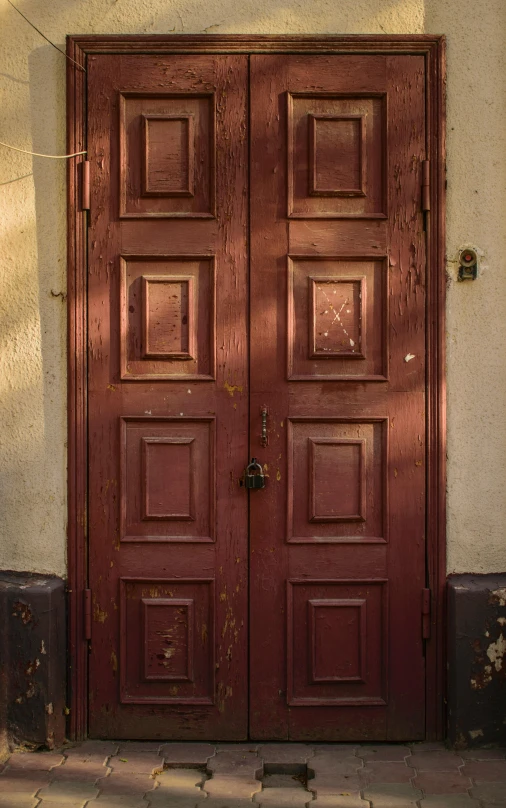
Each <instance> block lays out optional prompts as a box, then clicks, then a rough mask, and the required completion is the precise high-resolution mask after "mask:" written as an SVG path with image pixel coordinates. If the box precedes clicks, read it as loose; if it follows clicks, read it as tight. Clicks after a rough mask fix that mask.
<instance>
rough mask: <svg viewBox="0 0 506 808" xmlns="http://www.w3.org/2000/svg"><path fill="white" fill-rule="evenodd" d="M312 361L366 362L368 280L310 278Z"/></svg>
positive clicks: (363, 278) (310, 344)
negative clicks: (342, 360)
mask: <svg viewBox="0 0 506 808" xmlns="http://www.w3.org/2000/svg"><path fill="white" fill-rule="evenodd" d="M308 281H309V295H310V308H309V358H310V359H318V358H319V357H325V358H327V357H329V356H330V357H332V356H336V357H338V358H344V357H349V358H351V359H365V358H366V355H365V332H366V322H365V319H366V318H365V309H366V296H365V295H366V283H365V281H366V279H365V277H363V276H362V277H360V278H353V277H349V278H335V277H328V276H320V277H309V278H308Z"/></svg>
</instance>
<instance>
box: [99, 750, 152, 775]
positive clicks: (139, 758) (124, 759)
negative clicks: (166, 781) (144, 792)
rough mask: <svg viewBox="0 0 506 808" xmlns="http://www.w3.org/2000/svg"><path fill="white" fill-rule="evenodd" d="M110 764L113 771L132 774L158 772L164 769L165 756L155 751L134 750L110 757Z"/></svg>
mask: <svg viewBox="0 0 506 808" xmlns="http://www.w3.org/2000/svg"><path fill="white" fill-rule="evenodd" d="M108 766H110V767H111V769H112V770H113V772H129V773H131V774H158V773H159V772H162V771H163V758H162V757H160V756H159V755H156V754H155V753H154V752H151V753H149V754H148V753H143V752H133V753H132V754H129V755H127V754H126V753H125V754H124V755H123V754H121V753H120V754H118V755H115V756H114V757H112V758H109V762H108Z"/></svg>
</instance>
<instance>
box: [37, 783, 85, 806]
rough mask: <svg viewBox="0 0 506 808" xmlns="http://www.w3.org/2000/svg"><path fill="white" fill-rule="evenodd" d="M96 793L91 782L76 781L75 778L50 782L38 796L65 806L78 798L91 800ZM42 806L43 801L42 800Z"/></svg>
mask: <svg viewBox="0 0 506 808" xmlns="http://www.w3.org/2000/svg"><path fill="white" fill-rule="evenodd" d="M97 795H98V788H95V786H94V785H92V784H91V783H78V782H76V781H75V780H63V781H61V780H60V781H58V782H57V783H50V784H49V785H48V786H46V787H45V788H43V789H42V790H41V791H40V792H39V793H38V795H37V796H38V797H40V798H41V799H42V800H45V799H46V800H47V801H48V802H56V803H60V804H63V805H65V806H67V805H68V804H71V803H72V802H79V800H83V801H86V800H92V799H93V798H94V797H96V796H97ZM42 806H44V802H42Z"/></svg>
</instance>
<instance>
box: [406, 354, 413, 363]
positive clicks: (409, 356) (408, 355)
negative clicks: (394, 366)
mask: <svg viewBox="0 0 506 808" xmlns="http://www.w3.org/2000/svg"><path fill="white" fill-rule="evenodd" d="M414 358H415V354H414V353H407V354H406V356H405V357H404V361H405V362H411V360H412V359H414Z"/></svg>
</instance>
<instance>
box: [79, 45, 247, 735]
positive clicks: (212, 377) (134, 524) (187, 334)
mask: <svg viewBox="0 0 506 808" xmlns="http://www.w3.org/2000/svg"><path fill="white" fill-rule="evenodd" d="M247 68H248V65H247V57H245V56H230V57H229V56H221V57H218V58H217V57H210V56H175V57H170V58H169V57H167V58H166V57H152V56H107V55H99V56H91V57H90V60H89V67H88V82H89V84H88V120H89V126H88V157H89V160H90V162H91V167H92V207H91V211H92V213H91V222H90V230H89V284H88V295H89V323H88V329H89V355H88V363H89V434H90V446H89V476H90V499H89V515H90V516H89V541H90V545H89V546H90V550H89V566H90V569H89V580H90V587H91V590H92V593H93V631H92V642H91V653H90V717H89V724H90V734H91V735H92V736H95V737H114V738H164V739H165V738H167V739H170V738H174V739H175V738H183V739H193V738H224V739H230V740H233V739H242V738H245V737H246V736H247V712H246V706H247V667H246V665H247V497H246V496H245V494H244V492H243V491H241V490H240V488H239V486H238V483H237V478H238V476H239V474H240V469H241V468H242V466H243V465H244V462H245V458H246V456H247V451H248V445H247V424H248V377H247V340H246V325H247V323H246V320H247V276H246V257H247V256H246V226H247V181H248V176H247V140H246V138H245V131H246V125H247V124H246V116H247V109H246V98H247Z"/></svg>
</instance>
